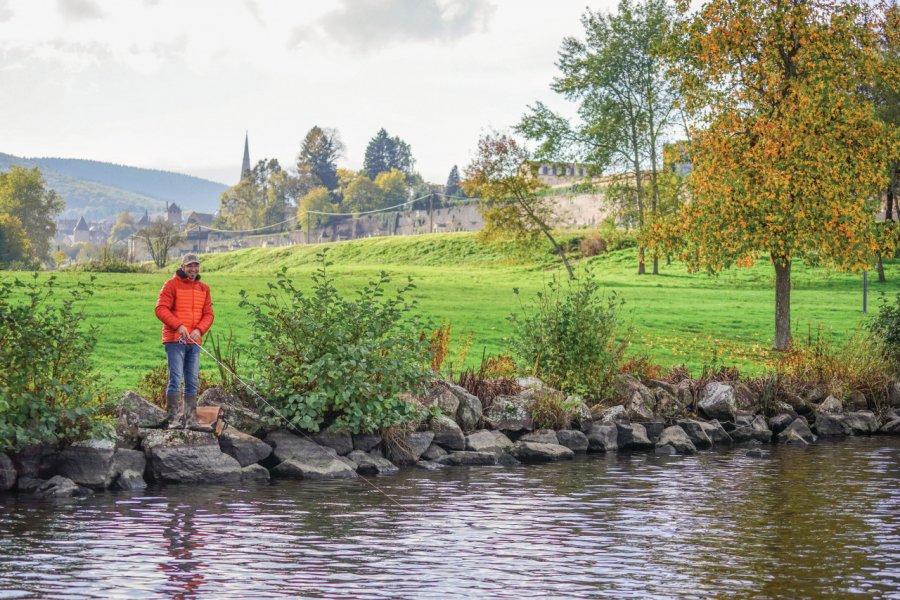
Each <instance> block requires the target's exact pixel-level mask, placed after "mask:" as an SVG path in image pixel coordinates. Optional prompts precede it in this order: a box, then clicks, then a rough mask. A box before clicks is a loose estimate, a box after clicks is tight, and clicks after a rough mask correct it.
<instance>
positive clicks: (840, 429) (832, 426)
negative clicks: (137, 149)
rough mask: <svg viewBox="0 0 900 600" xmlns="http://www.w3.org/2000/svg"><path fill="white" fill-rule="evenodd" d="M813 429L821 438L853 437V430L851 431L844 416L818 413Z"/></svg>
mask: <svg viewBox="0 0 900 600" xmlns="http://www.w3.org/2000/svg"><path fill="white" fill-rule="evenodd" d="M812 428H813V430H814V431H815V432H816V435H819V436H826V437H828V436H837V435H853V430H852V429H850V425H849V424H847V422H846V420H845V419H844V415H835V414H831V413H818V414H816V420H815V422H814V423H813V427H812Z"/></svg>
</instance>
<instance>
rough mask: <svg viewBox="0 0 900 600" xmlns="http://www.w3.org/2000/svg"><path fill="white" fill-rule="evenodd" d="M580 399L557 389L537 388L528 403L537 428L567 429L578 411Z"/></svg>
mask: <svg viewBox="0 0 900 600" xmlns="http://www.w3.org/2000/svg"><path fill="white" fill-rule="evenodd" d="M578 405H579V401H578V400H577V399H575V398H570V399H566V396H565V395H564V394H561V393H559V392H557V391H555V390H537V391H536V392H535V393H534V396H533V397H532V398H531V402H529V404H528V412H529V414H531V420H532V422H533V423H534V428H535V429H554V430H557V431H558V430H560V429H567V428H568V427H569V425H570V424H571V423H572V419H574V418H575V415H576V414H577V412H578Z"/></svg>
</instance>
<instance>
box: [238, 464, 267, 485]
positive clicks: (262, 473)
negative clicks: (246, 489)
mask: <svg viewBox="0 0 900 600" xmlns="http://www.w3.org/2000/svg"><path fill="white" fill-rule="evenodd" d="M270 478H271V476H270V475H269V470H268V469H267V468H265V467H264V466H262V465H257V464H252V465H247V466H246V467H244V468H243V469H241V481H269V479H270Z"/></svg>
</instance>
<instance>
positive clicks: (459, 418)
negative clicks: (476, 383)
mask: <svg viewBox="0 0 900 600" xmlns="http://www.w3.org/2000/svg"><path fill="white" fill-rule="evenodd" d="M456 387H459V386H456ZM454 393H455V394H456V397H457V398H459V408H458V409H456V422H457V423H458V424H459V426H460V427H461V428H462V430H463V431H474V430H475V428H476V427H478V423H480V422H481V417H482V412H483V411H482V406H481V400H479V399H478V396H473V395H472V394H470V393H469V392H467V391H465V390H464V389H463V388H459V391H457V390H454Z"/></svg>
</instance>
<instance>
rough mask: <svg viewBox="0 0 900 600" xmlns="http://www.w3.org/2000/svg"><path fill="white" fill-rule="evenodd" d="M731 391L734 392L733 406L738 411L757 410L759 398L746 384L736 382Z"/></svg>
mask: <svg viewBox="0 0 900 600" xmlns="http://www.w3.org/2000/svg"><path fill="white" fill-rule="evenodd" d="M732 389H733V390H734V404H735V406H736V407H737V409H738V410H750V411H755V410H756V409H757V408H759V405H760V402H759V398H758V397H757V395H756V394H754V393H753V390H751V389H750V386H748V385H747V384H746V383H741V382H737V383H735V384H734V386H733V388H732Z"/></svg>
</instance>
